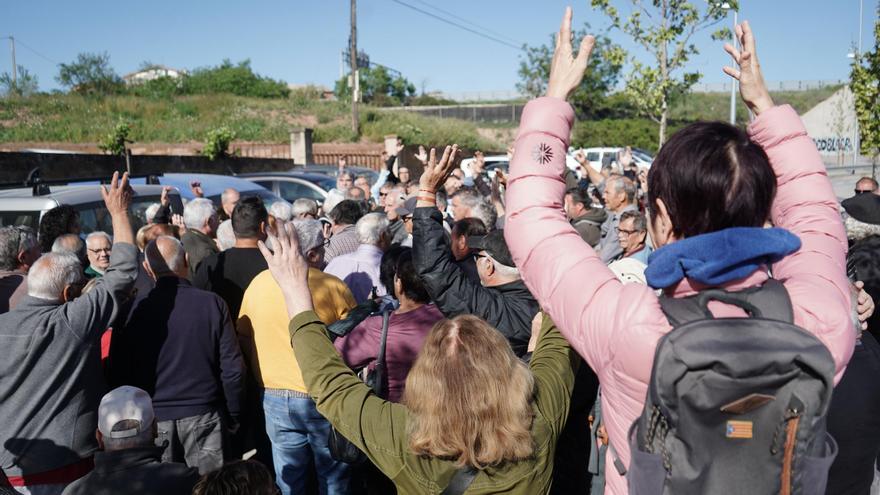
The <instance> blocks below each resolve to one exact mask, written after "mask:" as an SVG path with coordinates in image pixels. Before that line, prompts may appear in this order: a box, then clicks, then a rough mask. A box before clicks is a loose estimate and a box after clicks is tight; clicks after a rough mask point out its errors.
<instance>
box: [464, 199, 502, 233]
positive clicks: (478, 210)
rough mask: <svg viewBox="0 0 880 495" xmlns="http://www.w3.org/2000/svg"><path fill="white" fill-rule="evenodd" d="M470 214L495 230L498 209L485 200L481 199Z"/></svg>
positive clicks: (489, 228)
mask: <svg viewBox="0 0 880 495" xmlns="http://www.w3.org/2000/svg"><path fill="white" fill-rule="evenodd" d="M470 216H472V217H473V218H477V219H479V220H480V221H482V222H483V225H485V226H486V228H487V229H488V230H490V231H491V230H495V225H497V224H498V210H496V209H495V207H494V206H492V205H490V204H489V203H487V202H485V201H480V202H479V203H477V204H476V206H474V207H473V208H471V215H470Z"/></svg>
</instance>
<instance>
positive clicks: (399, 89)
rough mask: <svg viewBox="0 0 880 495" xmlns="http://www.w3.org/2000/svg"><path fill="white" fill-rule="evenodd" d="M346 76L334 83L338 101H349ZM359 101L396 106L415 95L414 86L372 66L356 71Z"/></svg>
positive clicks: (405, 79)
mask: <svg viewBox="0 0 880 495" xmlns="http://www.w3.org/2000/svg"><path fill="white" fill-rule="evenodd" d="M348 79H349V77H348V76H345V77H342V78H341V79H339V80H338V81H336V86H335V88H334V93H336V97H337V98H339V99H340V100H348V101H351V88H350V87H349V85H348ZM358 79H359V82H360V91H361V101H363V102H364V103H372V104H374V105H378V106H396V105H403V104H406V103H408V100H409V99H410V98H411V97H412V96H413V95H415V94H416V86H415V85H414V84H413V83H411V82H410V81H409V80H408V79H407V78H405V77H403V76H400V75H398V76H392V75H391V73H390V72H389V71H388V69H386V68H385V67H382V66H381V65H374V66H373V67H365V68H361V69H358Z"/></svg>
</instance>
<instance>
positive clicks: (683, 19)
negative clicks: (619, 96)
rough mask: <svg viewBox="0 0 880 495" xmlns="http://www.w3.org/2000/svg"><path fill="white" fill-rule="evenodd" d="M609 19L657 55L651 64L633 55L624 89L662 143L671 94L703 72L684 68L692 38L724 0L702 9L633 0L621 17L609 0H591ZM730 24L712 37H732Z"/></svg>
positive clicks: (716, 17) (683, 1)
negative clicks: (653, 124)
mask: <svg viewBox="0 0 880 495" xmlns="http://www.w3.org/2000/svg"><path fill="white" fill-rule="evenodd" d="M591 3H592V5H593V7H594V8H598V9H600V10H601V11H602V12H603V13H604V14H605V15H606V16H608V18H609V20H610V21H611V26H612V27H613V28H615V29H619V30H621V31H622V32H623V33H625V34H627V35H628V36H630V37H631V38H632V39H633V41H635V43H636V44H638V45H639V46H641V47H642V48H643V49H644V50H645V51H647V52H648V53H649V54H650V55H651V57H652V58H653V59H654V60H653V61H654V63H653V64H650V65H649V64H643V63H641V62H639V61H637V60H635V59H632V61H631V63H632V70H631V72H630V73H629V74H628V75H627V78H626V89H625V94H626V95H627V97H628V98H629V99H630V100H631V101H632V102H633V104H634V105H635V106H636V107H637V108H638V109H639V110H640V112H641V113H642V114H643V115H645V116H647V117H649V118H650V119H652V120H654V121H655V122H657V123H658V124H660V127H659V132H658V134H659V136H658V142H659V144H660V146H662V145H663V142H664V141H665V140H666V126H667V121H668V116H669V103H670V100H671V99H672V98H674V97H676V96H677V95H682V94H684V93H687V92H688V91H689V90H690V88H691V86H693V85H694V84H695V83H696V82H697V81H699V79H700V75H699V73H695V72H688V73H683V70H684V67H685V65H686V64H687V62H688V61H689V60H690V59H691V57H692V56H694V55H696V54H698V53H699V50H697V47H696V45H694V44H693V43H692V42H691V38H692V37H693V36H694V34H696V33H697V32H699V31H702V30H704V29H706V28H708V27H710V26H712V25H714V24H716V23H718V22H719V21H720V20H721V19H723V18H724V17H725V15H727V10H726V9H724V8H722V5H723V4H722V2H720V1H713V0H710V1H709V2H708V5H707V6H706V7H705V10H703V11H700V9H699V8H697V7H696V6H695V5H694V3H692V2H690V1H687V0H648V1H642V0H629V3H631V4H632V12H631V13H630V14H629V16H628V17H627V18H626V19H623V18H621V16H620V13H619V12H618V10H617V8H616V7H614V6H612V5H611V1H610V0H591ZM725 3H727V4H728V5H729V6H730V8H732V9H738V2H737V1H736V0H728V1H727V2H725ZM730 34H731V33H730V30H729V29H721V30H718V31H716V32H715V33H713V35H712V38H713V39H716V40H717V39H723V38H729V37H730Z"/></svg>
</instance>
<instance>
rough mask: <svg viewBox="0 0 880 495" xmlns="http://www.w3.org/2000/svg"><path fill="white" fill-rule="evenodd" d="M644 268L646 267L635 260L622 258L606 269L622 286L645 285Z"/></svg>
mask: <svg viewBox="0 0 880 495" xmlns="http://www.w3.org/2000/svg"><path fill="white" fill-rule="evenodd" d="M645 268H647V266H646V265H645V264H644V263H642V262H641V261H639V260H637V259H635V258H622V259H619V260H617V261H615V262H613V263H611V264H610V265H608V269H610V270H611V271H612V272H614V275H615V276H616V277H617V279H618V280H620V281H621V282H623V283H624V284H642V285H647V284H648V282H647V280H646V278H645Z"/></svg>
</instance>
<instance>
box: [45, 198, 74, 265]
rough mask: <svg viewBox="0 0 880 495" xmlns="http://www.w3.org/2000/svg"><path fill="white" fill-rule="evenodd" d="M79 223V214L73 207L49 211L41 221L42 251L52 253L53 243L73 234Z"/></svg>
mask: <svg viewBox="0 0 880 495" xmlns="http://www.w3.org/2000/svg"><path fill="white" fill-rule="evenodd" d="M78 222H79V212H77V211H76V209H75V208H74V207H73V206H70V205H61V206H56V207H55V208H52V209H51V210H49V211H47V212H46V213H45V214H44V215H43V218H42V219H40V231H39V233H38V235H37V237H38V239H39V242H40V251H42V252H44V253H48V252H51V251H52V243H53V242H55V239H57V238H58V237H60V236H62V235H64V234H73V233H74V232H73V231H74V230H75V229H74V228H73V227H74V226H75V225H76V224H77V223H78Z"/></svg>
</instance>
